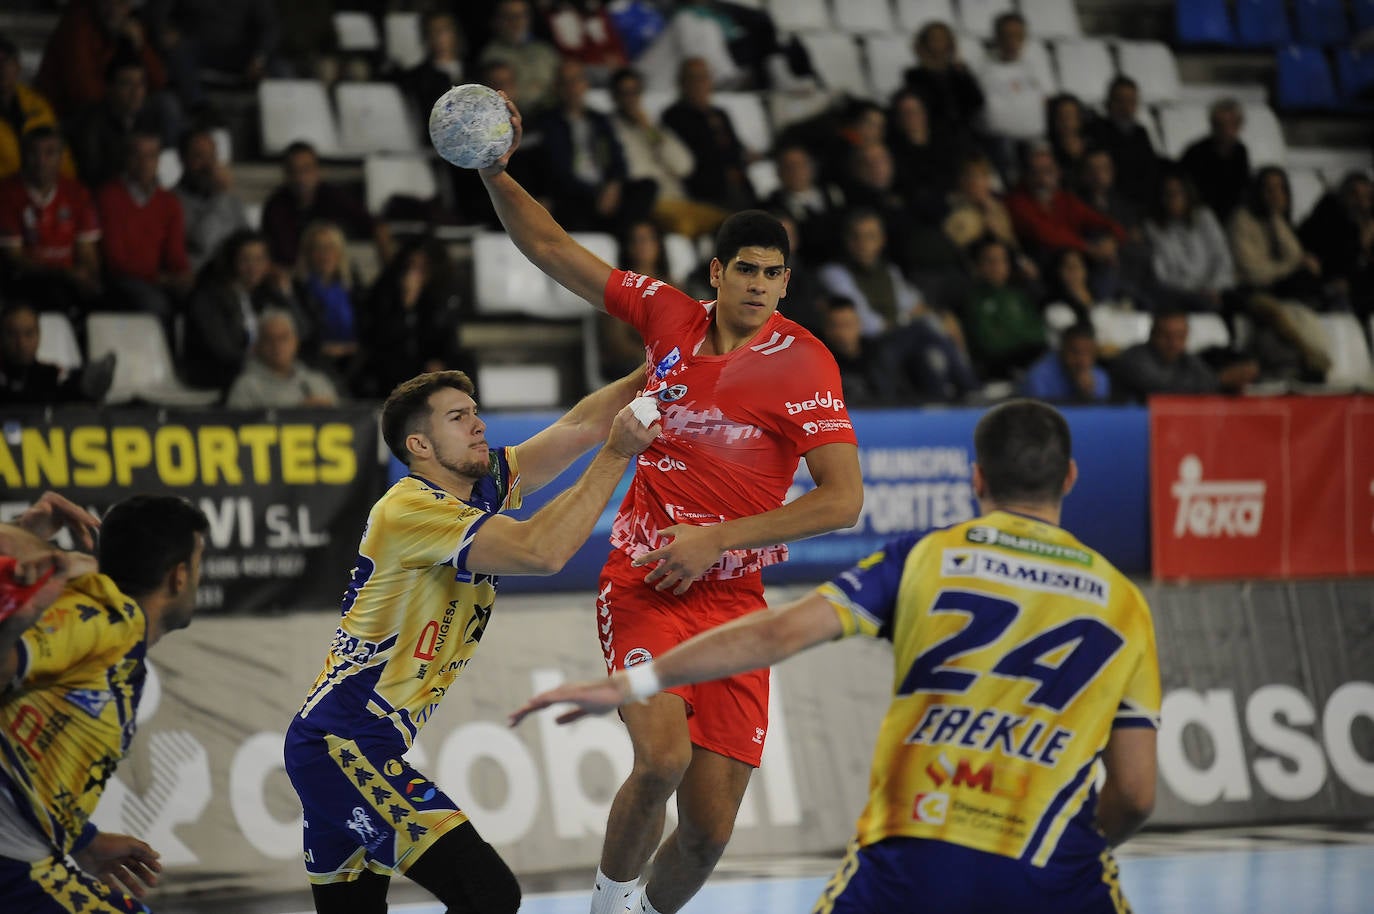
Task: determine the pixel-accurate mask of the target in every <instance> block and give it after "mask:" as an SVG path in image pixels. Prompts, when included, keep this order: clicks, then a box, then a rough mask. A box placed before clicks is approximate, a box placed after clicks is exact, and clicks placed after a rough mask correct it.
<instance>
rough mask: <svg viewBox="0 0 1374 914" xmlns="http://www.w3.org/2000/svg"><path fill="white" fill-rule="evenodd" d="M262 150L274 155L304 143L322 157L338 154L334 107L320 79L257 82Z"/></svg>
mask: <svg viewBox="0 0 1374 914" xmlns="http://www.w3.org/2000/svg"><path fill="white" fill-rule="evenodd" d="M258 111H259V116H260V121H259V123H260V125H261V136H262V151H263V153H264V154H266V155H269V156H274V155H277V154H279V153H280V152H282V150H284V149H286V147H287V146H289V145H291V144H292V143H294V142H296V141H297V140H303V141H304V142H307V143H309V144H310V145H312V146H314V147H315V151H316V152H318V153H319V154H320V155H322V156H336V155H338V154H339V130H338V127H337V126H336V125H335V122H334V107H333V106H332V105H331V104H330V103H329V94H328V93H327V92H325V89H324V83H322V82H320V81H319V80H318V79H264V80H263V81H262V82H260V83H258Z"/></svg>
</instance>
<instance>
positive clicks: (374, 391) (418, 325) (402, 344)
mask: <svg viewBox="0 0 1374 914" xmlns="http://www.w3.org/2000/svg"><path fill="white" fill-rule="evenodd" d="M460 307H461V302H460V301H459V298H458V293H457V291H456V283H455V281H454V278H453V270H452V269H451V267H450V264H449V261H448V254H447V252H446V250H445V248H444V245H443V244H442V243H441V242H439V241H435V240H433V239H423V238H417V239H414V240H412V241H410V242H408V243H407V244H406V245H405V246H404V247H403V248H402V249H401V251H400V252H399V253H398V254H397V255H396V259H395V260H393V261H392V262H391V263H389V264H387V266H386V269H384V270H383V271H382V275H381V276H380V277H378V279H377V282H376V283H375V284H374V285H373V287H372V291H371V293H370V294H369V295H368V298H367V303H366V306H365V307H364V308H363V309H362V310H361V311H360V312H359V313H358V338H359V339H360V340H361V341H363V344H364V345H363V353H362V354H363V366H362V370H361V371H359V372H357V373H356V374H355V375H354V378H353V382H354V391H355V393H356V394H357V395H358V396H360V397H367V398H370V399H380V398H382V397H385V396H386V395H387V394H389V393H391V390H392V388H394V387H395V386H396V385H397V384H400V383H401V382H402V381H405V380H408V379H410V378H413V377H414V376H415V375H417V374H419V373H421V372H425V371H440V370H442V369H445V368H462V369H465V370H469V371H470V370H471V369H472V360H471V358H470V357H469V356H468V355H467V354H466V353H465V352H463V350H462V349H461V348H460V340H459V312H460Z"/></svg>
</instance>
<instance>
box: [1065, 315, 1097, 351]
mask: <svg viewBox="0 0 1374 914" xmlns="http://www.w3.org/2000/svg"><path fill="white" fill-rule="evenodd" d="M1069 340H1092V341H1093V342H1097V330H1096V329H1095V328H1094V327H1093V325H1092V321H1078V322H1077V323H1075V324H1070V325H1069V326H1067V327H1065V328H1064V332H1063V333H1061V334H1059V348H1060V349H1063V348H1064V344H1065V343H1067V342H1068V341H1069Z"/></svg>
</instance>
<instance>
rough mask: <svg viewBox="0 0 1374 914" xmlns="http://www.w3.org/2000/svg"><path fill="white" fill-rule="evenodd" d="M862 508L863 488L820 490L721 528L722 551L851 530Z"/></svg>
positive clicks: (728, 522)
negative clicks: (834, 531)
mask: <svg viewBox="0 0 1374 914" xmlns="http://www.w3.org/2000/svg"><path fill="white" fill-rule="evenodd" d="M862 507H863V490H862V487H860V488H859V489H858V491H857V492H852V491H850V490H849V488H848V487H841V486H833V487H830V486H817V487H816V488H814V489H812V490H811V491H810V492H807V493H806V494H805V495H803V496H801V497H800V498H798V499H797V500H796V501H793V502H790V503H788V504H785V505H782V506H781V507H778V508H774V509H773V510H772V511H765V512H764V513H763V514H755V515H753V516H752V517H742V518H739V519H738V520H732V521H726V522H725V523H723V524H720V525H718V527H717V528H716V532H717V533H718V534H719V535H720V536H721V548H722V549H755V548H759V547H762V546H771V545H773V544H775V543H788V542H792V541H793V540H800V539H806V538H807V537H808V536H818V535H819V534H822V533H829V532H830V531H831V530H843V529H845V528H847V527H852V526H853V525H854V523H855V522H856V521H857V520H858V517H859V511H860V509H861V508H862Z"/></svg>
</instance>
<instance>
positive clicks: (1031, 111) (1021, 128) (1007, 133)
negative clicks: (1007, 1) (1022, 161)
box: [978, 13, 1054, 175]
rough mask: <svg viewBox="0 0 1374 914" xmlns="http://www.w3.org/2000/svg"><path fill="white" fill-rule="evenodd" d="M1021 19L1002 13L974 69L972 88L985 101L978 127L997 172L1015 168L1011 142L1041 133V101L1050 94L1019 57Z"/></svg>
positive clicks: (1039, 74) (1040, 73) (1038, 71)
mask: <svg viewBox="0 0 1374 914" xmlns="http://www.w3.org/2000/svg"><path fill="white" fill-rule="evenodd" d="M1025 47H1026V20H1025V19H1024V18H1023V17H1022V16H1021V14H1020V13H1003V14H1001V15H1000V16H998V17H997V20H996V22H995V23H994V25H993V53H992V54H991V56H989V57H988V59H987V60H986V61H985V62H984V63H983V65H982V66H981V67H979V68H978V84H979V85H980V86H981V87H982V89H983V94H984V96H985V97H986V98H987V107H986V108H985V109H984V111H983V127H984V128H985V129H986V130H987V132H988V133H990V134H992V137H993V139H994V142H993V144H992V148H993V149H994V150H996V153H997V159H998V163H999V165H1000V166H1001V170H1002V172H1003V174H1007V175H1010V174H1011V173H1012V169H1014V168H1015V166H1016V144H1017V143H1018V142H1024V141H1027V140H1033V139H1038V138H1039V137H1041V136H1043V135H1044V129H1045V100H1046V99H1048V98H1049V97H1050V93H1051V92H1053V91H1054V85H1053V84H1052V83H1051V82H1050V81H1049V79H1048V77H1049V74H1048V73H1046V72H1044V70H1043V68H1040V67H1036V66H1033V65H1032V64H1031V63H1030V61H1028V60H1027V59H1026V58H1025V57H1024V56H1023V52H1024V51H1025Z"/></svg>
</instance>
